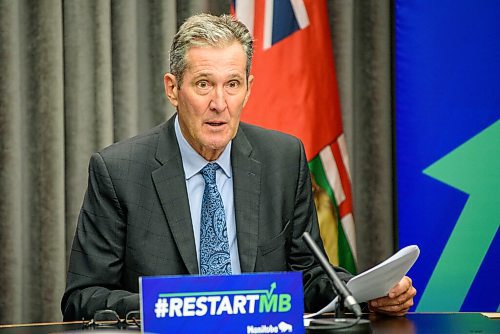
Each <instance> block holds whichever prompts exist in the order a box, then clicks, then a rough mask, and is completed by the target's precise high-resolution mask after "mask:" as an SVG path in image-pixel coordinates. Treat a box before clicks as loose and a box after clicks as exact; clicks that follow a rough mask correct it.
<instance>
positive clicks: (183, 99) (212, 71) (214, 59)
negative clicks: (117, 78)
mask: <svg viewBox="0 0 500 334" xmlns="http://www.w3.org/2000/svg"><path fill="white" fill-rule="evenodd" d="M186 60H187V68H186V71H185V72H184V77H183V79H182V86H181V87H177V82H178V81H177V78H175V77H174V76H173V75H172V74H169V73H167V74H166V75H165V90H166V93H167V97H168V99H169V100H170V102H171V103H172V104H173V105H174V106H175V107H176V108H177V112H178V117H179V124H180V127H181V131H182V134H183V135H184V137H185V138H186V139H187V141H188V142H189V144H190V145H191V146H192V147H193V148H194V149H195V150H196V152H198V153H199V154H200V155H201V156H203V157H204V158H205V159H206V160H208V161H211V160H215V159H217V158H218V157H219V156H220V154H221V153H222V152H223V151H224V148H225V147H226V145H227V144H228V143H229V141H230V140H231V139H233V138H234V136H235V135H236V132H237V130H238V125H239V122H240V115H241V110H242V109H243V106H244V105H245V104H246V102H247V100H248V96H249V95H250V86H251V83H252V80H253V77H252V76H250V77H249V78H248V83H247V80H246V55H245V52H244V51H243V47H242V46H241V44H240V43H238V42H234V43H232V44H230V45H228V46H225V47H221V48H214V47H193V48H191V49H189V51H188V52H187V54H186Z"/></svg>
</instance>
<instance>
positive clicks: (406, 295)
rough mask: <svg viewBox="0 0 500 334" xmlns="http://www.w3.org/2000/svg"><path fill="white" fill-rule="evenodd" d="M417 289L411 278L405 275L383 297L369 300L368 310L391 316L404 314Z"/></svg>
mask: <svg viewBox="0 0 500 334" xmlns="http://www.w3.org/2000/svg"><path fill="white" fill-rule="evenodd" d="M416 294H417V290H416V289H415V288H414V287H413V286H412V281H411V278H409V277H408V276H405V277H403V278H402V279H401V281H399V283H398V284H396V285H395V286H394V287H393V288H392V289H391V290H389V293H388V294H387V296H385V297H380V298H377V299H373V300H370V301H369V302H368V307H369V309H370V311H372V312H377V313H384V314H387V315H393V316H403V315H405V314H406V313H407V312H408V310H409V309H410V307H412V306H413V297H415V295H416Z"/></svg>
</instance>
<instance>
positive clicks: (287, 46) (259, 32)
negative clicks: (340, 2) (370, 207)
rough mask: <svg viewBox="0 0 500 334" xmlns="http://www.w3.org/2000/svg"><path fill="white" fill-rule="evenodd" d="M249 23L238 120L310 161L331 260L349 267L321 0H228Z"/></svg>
mask: <svg viewBox="0 0 500 334" xmlns="http://www.w3.org/2000/svg"><path fill="white" fill-rule="evenodd" d="M231 6H232V7H231V10H232V12H233V13H234V14H235V15H236V16H237V17H238V19H239V20H241V21H242V22H243V23H245V24H246V25H247V27H248V28H249V30H250V31H251V33H252V35H253V37H254V41H255V45H254V59H253V63H252V74H253V75H254V77H255V79H254V82H253V86H252V97H251V98H250V99H249V101H248V103H247V105H246V107H245V109H244V111H243V113H242V121H245V122H248V123H252V124H257V125H260V126H263V127H265V128H270V129H275V130H279V131H282V132H286V133H289V134H292V135H294V136H296V137H298V138H300V139H301V140H302V142H303V143H304V147H305V150H306V155H307V158H308V161H309V168H310V170H311V175H312V180H313V190H314V200H315V203H316V207H317V209H318V218H319V224H320V230H321V238H322V240H323V243H324V245H325V250H326V252H327V254H328V257H329V259H330V262H331V263H332V264H335V265H340V266H342V267H344V268H346V269H347V270H349V271H350V272H352V273H355V272H356V240H355V239H356V238H355V226H354V217H353V208H352V193H351V185H350V175H349V168H348V166H349V159H348V155H347V150H346V144H345V137H344V134H343V129H342V117H341V111H340V102H339V95H338V89H337V81H336V77H335V66H334V58H333V50H332V46H331V41H330V26H329V22H328V16H327V15H328V9H327V6H326V2H325V1H324V0H233V1H232V3H231Z"/></svg>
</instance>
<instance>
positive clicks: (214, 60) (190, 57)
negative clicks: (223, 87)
mask: <svg viewBox="0 0 500 334" xmlns="http://www.w3.org/2000/svg"><path fill="white" fill-rule="evenodd" d="M239 45H241V44H239ZM186 69H187V70H188V71H190V72H192V73H193V74H195V73H196V74H197V75H212V74H220V72H225V73H226V74H227V75H231V76H244V75H245V74H246V55H245V53H244V51H243V48H241V52H240V50H239V49H238V44H237V45H234V44H232V45H230V46H227V47H212V46H207V47H192V48H190V49H189V50H188V52H187V53H186Z"/></svg>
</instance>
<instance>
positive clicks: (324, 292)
mask: <svg viewBox="0 0 500 334" xmlns="http://www.w3.org/2000/svg"><path fill="white" fill-rule="evenodd" d="M295 199H296V200H295V207H294V213H293V222H294V225H293V237H292V245H291V251H290V255H289V265H290V268H291V270H293V271H302V273H303V284H304V308H305V312H314V311H317V310H319V309H321V308H322V307H323V306H325V305H326V304H328V303H329V302H330V301H332V299H333V298H334V297H335V292H334V290H333V287H332V283H331V281H330V279H329V278H328V276H327V275H326V273H325V272H324V270H323V268H322V267H321V265H320V264H319V261H317V260H316V259H315V258H314V256H313V255H312V253H311V252H310V250H309V248H308V247H307V245H306V244H305V242H304V241H303V239H302V234H303V233H304V232H305V231H307V232H309V233H310V234H311V236H312V238H313V239H314V240H315V241H316V243H317V244H318V245H319V247H320V249H321V250H322V251H323V253H325V252H324V248H323V243H322V241H321V237H320V233H319V225H318V218H317V213H316V207H315V204H314V198H313V192H312V184H311V176H310V172H309V168H308V165H307V159H306V156H305V152H304V147H303V145H302V143H301V144H300V172H299V179H298V182H297V190H296V194H295ZM325 256H326V255H325ZM334 269H335V271H336V273H337V274H338V276H339V278H340V279H341V280H343V281H345V282H347V281H348V280H349V279H350V278H352V275H351V274H350V273H349V272H348V271H346V270H345V269H342V268H339V267H334Z"/></svg>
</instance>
